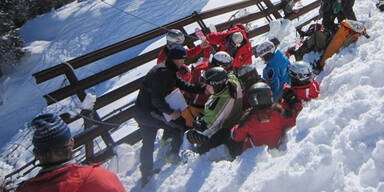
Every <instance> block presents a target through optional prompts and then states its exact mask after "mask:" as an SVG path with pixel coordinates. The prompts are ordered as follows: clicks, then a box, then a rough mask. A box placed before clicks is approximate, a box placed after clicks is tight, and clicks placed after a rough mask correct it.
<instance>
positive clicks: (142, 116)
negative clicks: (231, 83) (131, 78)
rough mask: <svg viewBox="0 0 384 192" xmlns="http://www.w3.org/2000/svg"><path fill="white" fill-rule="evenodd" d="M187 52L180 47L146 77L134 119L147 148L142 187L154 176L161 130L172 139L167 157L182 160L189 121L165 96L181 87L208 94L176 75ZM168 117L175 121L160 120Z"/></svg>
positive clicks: (142, 162) (142, 170)
mask: <svg viewBox="0 0 384 192" xmlns="http://www.w3.org/2000/svg"><path fill="white" fill-rule="evenodd" d="M185 57H186V50H185V49H184V48H183V47H182V46H180V45H177V46H175V47H173V48H171V49H170V51H169V55H168V59H167V60H166V61H165V62H163V63H161V64H158V65H155V66H154V67H153V68H152V69H151V70H150V71H149V72H148V73H147V75H146V76H145V78H144V81H143V83H142V85H141V88H140V91H139V95H138V96H137V100H136V104H135V112H134V117H135V119H136V121H137V123H138V125H139V127H140V131H141V136H142V138H143V147H142V148H141V152H140V162H141V166H140V171H141V174H142V180H141V184H142V187H144V186H145V185H146V183H148V181H149V180H150V178H151V177H152V175H153V172H154V171H153V151H154V142H155V138H156V133H157V130H158V129H159V128H164V129H166V130H167V131H168V132H169V133H170V134H171V136H172V142H171V150H170V152H169V153H168V154H167V155H166V159H167V158H168V159H169V161H170V162H171V163H174V162H177V160H178V159H179V157H178V151H179V149H180V146H181V144H182V139H183V134H184V131H186V130H185V129H186V126H185V119H184V118H183V117H181V113H180V111H174V110H172V109H171V108H170V107H169V105H168V103H166V101H165V97H166V96H167V95H168V94H169V93H170V92H172V90H173V89H174V88H175V87H177V88H180V89H182V90H185V91H188V92H192V93H204V92H205V87H198V86H194V85H192V84H189V83H186V82H185V81H184V80H182V79H180V78H179V77H178V76H177V75H176V72H178V71H179V69H180V68H181V67H182V66H183V64H184V60H185ZM162 113H166V114H168V115H169V116H170V117H171V119H172V121H171V122H170V123H165V121H162V120H161V119H160V118H159V117H162ZM170 124H172V125H176V126H172V127H171V126H170Z"/></svg>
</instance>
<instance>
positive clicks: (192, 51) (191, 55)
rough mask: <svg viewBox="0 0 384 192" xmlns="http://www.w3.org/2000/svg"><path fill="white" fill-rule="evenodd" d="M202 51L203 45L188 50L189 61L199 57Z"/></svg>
mask: <svg viewBox="0 0 384 192" xmlns="http://www.w3.org/2000/svg"><path fill="white" fill-rule="evenodd" d="M202 50H203V49H202V48H201V45H198V46H196V47H192V48H190V49H187V58H188V59H193V58H195V57H197V55H199V53H200V52H201V51H202Z"/></svg>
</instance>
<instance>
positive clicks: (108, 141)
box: [5, 0, 320, 180]
mask: <svg viewBox="0 0 384 192" xmlns="http://www.w3.org/2000/svg"><path fill="white" fill-rule="evenodd" d="M255 5H257V6H258V8H259V9H261V11H259V12H256V13H252V14H249V15H246V16H244V17H240V18H237V19H233V20H230V21H223V23H219V24H217V25H215V27H216V29H217V31H223V30H226V29H228V28H229V27H230V26H231V25H233V24H235V23H249V22H252V21H256V20H259V19H263V18H267V19H268V20H270V19H271V18H272V16H273V17H274V18H275V19H278V18H281V17H282V16H281V15H280V13H279V10H280V9H281V8H280V4H275V5H274V4H272V2H271V1H270V0H247V1H242V2H239V3H236V4H231V5H227V6H224V7H219V8H216V9H213V10H209V11H205V12H201V13H196V12H194V13H193V14H191V15H190V16H187V17H185V18H182V19H179V20H177V21H174V22H172V23H169V24H166V25H164V26H162V27H159V28H155V29H153V30H150V31H147V32H145V33H142V34H139V35H137V36H134V37H131V38H128V39H126V40H123V41H121V42H118V43H115V44H113V45H110V46H108V47H105V48H102V49H99V50H96V51H93V52H91V53H88V54H86V55H83V56H80V57H78V58H75V59H72V60H70V61H67V62H65V63H62V64H59V65H56V66H54V67H51V68H48V69H45V70H42V71H40V72H37V73H35V74H33V76H34V78H35V80H36V83H37V84H40V83H43V82H46V81H48V80H50V79H53V78H56V77H58V76H61V75H65V76H66V78H67V79H68V81H69V83H70V84H69V85H67V86H65V87H63V88H60V89H58V90H56V91H53V92H51V93H49V94H47V95H44V98H45V99H46V101H47V104H48V105H51V104H54V103H56V102H60V101H61V100H63V99H65V98H68V97H71V96H73V95H77V96H78V98H79V99H80V100H83V99H84V98H85V90H87V89H89V88H91V87H94V86H95V85H98V84H100V83H103V82H105V81H107V80H110V79H111V78H114V77H117V76H119V75H121V74H123V73H125V72H127V71H129V70H131V69H134V68H136V67H138V66H141V65H144V64H145V63H148V62H150V61H152V60H154V59H156V57H157V54H158V52H159V51H160V48H157V49H154V50H151V51H149V52H146V53H144V54H142V55H139V56H137V57H135V58H132V59H130V60H128V61H125V62H123V63H120V64H117V65H115V66H113V67H111V68H109V69H106V70H104V71H101V72H99V73H96V74H93V75H91V76H89V77H86V78H84V79H81V80H79V79H78V78H77V77H76V75H75V73H74V70H76V69H79V68H81V67H84V66H87V65H88V64H91V63H93V62H95V61H98V60H100V59H103V58H106V57H108V56H111V55H113V54H116V53H119V52H121V51H124V50H126V49H129V48H131V47H134V46H136V45H139V44H141V43H144V42H146V41H148V40H152V39H154V38H158V37H160V36H162V35H164V34H165V33H167V30H166V29H172V28H176V29H180V30H182V31H183V32H185V33H186V31H185V29H184V27H185V26H187V25H190V24H193V23H197V24H198V25H199V26H200V27H201V28H202V30H203V32H204V33H207V32H209V29H208V28H207V27H206V26H205V23H204V19H208V18H211V17H215V16H219V15H222V14H225V13H229V12H231V11H235V10H239V9H243V8H246V7H249V6H255ZM319 5H320V1H319V0H316V1H314V2H313V3H310V4H308V5H306V6H304V7H302V8H301V9H299V10H298V11H297V12H296V13H294V14H291V15H289V16H288V17H286V18H287V19H290V20H293V19H295V18H298V17H299V16H302V15H304V14H306V13H308V12H310V11H312V10H313V9H315V8H317V7H319ZM317 17H318V16H315V17H313V18H312V19H310V20H308V21H305V22H304V23H302V24H301V25H299V26H297V28H301V27H302V26H303V25H306V24H308V23H309V22H310V21H311V20H314V19H316V18H317ZM268 31H269V25H268V24H266V25H264V26H261V27H258V28H256V29H253V30H251V31H249V33H248V35H249V38H252V37H255V36H258V35H261V34H264V33H266V32H268ZM188 35H189V36H192V37H193V36H194V37H196V35H195V34H194V33H192V34H188ZM195 40H196V39H194V38H187V40H186V45H187V46H188V47H193V46H194V44H193V42H194V41H195ZM187 62H191V61H187ZM142 80H143V77H141V78H139V79H136V80H134V81H132V82H128V83H127V84H125V85H123V86H122V87H120V88H118V89H115V90H113V91H110V92H108V93H106V94H104V95H102V96H100V97H98V98H97V99H96V102H95V105H94V108H93V111H83V112H82V116H80V115H79V116H76V117H73V118H69V117H66V116H63V119H64V120H65V121H66V122H67V123H71V122H73V121H75V120H78V119H80V118H82V117H84V116H87V117H89V118H93V119H96V120H98V121H101V120H102V122H105V123H98V122H90V121H89V120H87V119H86V118H84V122H85V123H84V124H85V129H84V131H83V132H81V133H80V134H78V135H76V136H75V137H74V138H75V148H77V149H76V150H77V151H80V150H79V148H81V147H82V146H85V155H84V154H81V155H80V158H79V159H81V160H84V161H88V162H96V161H105V160H107V159H109V158H111V157H112V156H113V155H114V153H113V147H114V146H116V145H119V144H121V143H129V144H135V143H137V142H138V141H140V139H141V138H140V135H139V133H138V131H137V130H136V131H134V132H132V133H131V134H129V135H127V136H125V137H123V138H121V139H120V140H118V141H114V140H113V139H112V138H111V130H113V129H114V128H115V127H114V126H111V125H109V124H122V123H124V122H126V121H128V120H129V119H132V113H133V109H134V104H132V105H129V106H123V107H121V108H120V109H119V110H118V112H117V113H114V114H113V115H112V116H109V115H108V117H102V118H101V117H99V115H98V114H97V112H96V110H98V109H101V108H103V107H105V106H107V105H108V104H111V103H112V102H114V101H116V100H119V99H121V98H123V97H124V96H126V95H128V94H130V93H132V92H135V91H137V90H138V89H139V87H140V84H141V81H142ZM108 123H109V124H108ZM97 137H101V138H102V140H103V141H104V143H105V146H106V147H105V148H104V149H102V150H100V151H98V152H97V153H95V152H94V146H93V141H94V139H95V138H97ZM34 162H35V161H31V162H29V163H28V164H26V165H28V166H24V167H22V168H21V169H18V170H16V171H14V172H13V173H10V174H8V175H7V176H6V177H5V179H6V180H7V179H10V178H12V177H14V176H15V175H18V174H20V173H22V172H24V173H25V172H28V171H29V170H30V169H33V168H34V166H33V165H34ZM26 169H27V170H26Z"/></svg>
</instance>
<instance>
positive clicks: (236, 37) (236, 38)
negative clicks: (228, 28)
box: [231, 31, 244, 47]
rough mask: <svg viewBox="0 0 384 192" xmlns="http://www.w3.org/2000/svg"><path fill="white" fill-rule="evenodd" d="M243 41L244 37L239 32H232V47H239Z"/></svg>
mask: <svg viewBox="0 0 384 192" xmlns="http://www.w3.org/2000/svg"><path fill="white" fill-rule="evenodd" d="M243 41H244V36H243V34H242V33H241V32H239V31H238V32H234V33H232V34H231V43H232V45H233V46H234V47H241V45H242V43H243Z"/></svg>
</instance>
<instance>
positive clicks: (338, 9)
mask: <svg viewBox="0 0 384 192" xmlns="http://www.w3.org/2000/svg"><path fill="white" fill-rule="evenodd" d="M354 4H355V0H322V1H321V7H320V10H319V11H320V15H322V17H323V25H324V27H325V29H327V30H328V31H331V32H332V33H333V34H334V33H336V31H337V29H338V26H337V24H335V19H336V18H337V20H338V22H339V23H340V22H341V21H343V20H344V19H350V20H355V21H356V15H355V12H353V5H354Z"/></svg>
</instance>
